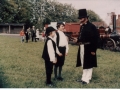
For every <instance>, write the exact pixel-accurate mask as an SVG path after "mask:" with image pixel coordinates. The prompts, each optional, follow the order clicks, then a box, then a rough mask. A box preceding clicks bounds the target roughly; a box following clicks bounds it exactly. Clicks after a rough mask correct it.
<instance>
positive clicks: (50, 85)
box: [46, 82, 54, 87]
mask: <svg viewBox="0 0 120 90" xmlns="http://www.w3.org/2000/svg"><path fill="white" fill-rule="evenodd" d="M46 86H49V87H53V86H54V85H53V83H52V82H51V83H46Z"/></svg>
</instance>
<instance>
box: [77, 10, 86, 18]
mask: <svg viewBox="0 0 120 90" xmlns="http://www.w3.org/2000/svg"><path fill="white" fill-rule="evenodd" d="M78 15H79V17H78V19H81V18H85V17H88V16H87V11H86V9H80V10H79V13H78Z"/></svg>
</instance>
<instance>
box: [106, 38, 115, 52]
mask: <svg viewBox="0 0 120 90" xmlns="http://www.w3.org/2000/svg"><path fill="white" fill-rule="evenodd" d="M115 48H116V43H115V41H114V40H113V39H112V38H108V39H106V40H105V42H104V49H107V50H112V51H113V50H115Z"/></svg>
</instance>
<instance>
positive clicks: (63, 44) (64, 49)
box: [54, 22, 69, 81]
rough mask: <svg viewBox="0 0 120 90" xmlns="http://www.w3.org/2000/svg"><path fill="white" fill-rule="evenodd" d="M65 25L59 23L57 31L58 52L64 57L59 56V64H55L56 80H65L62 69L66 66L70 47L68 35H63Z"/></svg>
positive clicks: (55, 39)
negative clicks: (65, 62)
mask: <svg viewBox="0 0 120 90" xmlns="http://www.w3.org/2000/svg"><path fill="white" fill-rule="evenodd" d="M64 26H65V25H64V23H63V22H57V26H56V27H57V29H58V30H57V31H56V34H55V38H54V41H55V42H56V45H57V47H58V50H59V51H60V53H62V56H59V55H57V63H56V64H55V67H54V75H55V78H54V79H55V80H60V81H62V80H63V77H62V75H61V72H62V67H63V65H64V61H65V56H67V54H68V50H69V46H68V41H67V37H66V35H65V34H64V33H63V30H64V29H65V28H64ZM58 70H59V74H57V71H58Z"/></svg>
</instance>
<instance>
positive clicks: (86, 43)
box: [75, 9, 99, 84]
mask: <svg viewBox="0 0 120 90" xmlns="http://www.w3.org/2000/svg"><path fill="white" fill-rule="evenodd" d="M79 19H80V25H81V27H80V33H79V36H78V39H76V40H75V42H77V43H79V49H78V55H77V64H76V67H79V66H82V68H83V74H82V78H81V79H79V80H77V81H78V82H80V83H82V84H88V83H89V82H90V80H91V79H92V72H93V67H97V58H96V51H97V45H98V40H99V32H98V30H97V28H96V27H95V26H94V25H93V24H92V23H90V22H89V20H88V16H87V11H86V9H80V10H79Z"/></svg>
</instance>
